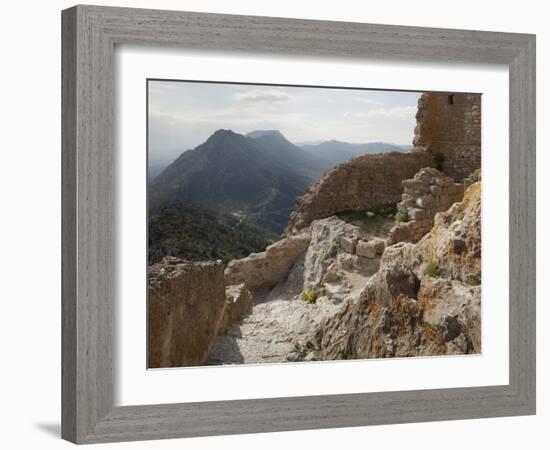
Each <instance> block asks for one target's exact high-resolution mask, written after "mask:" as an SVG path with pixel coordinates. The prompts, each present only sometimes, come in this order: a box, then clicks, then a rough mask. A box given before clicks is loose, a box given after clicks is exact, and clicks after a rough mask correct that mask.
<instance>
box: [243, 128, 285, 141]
mask: <svg viewBox="0 0 550 450" xmlns="http://www.w3.org/2000/svg"><path fill="white" fill-rule="evenodd" d="M264 136H278V137H282V138H284V136H283V133H281V132H280V131H279V130H255V131H251V132H250V133H248V134H247V135H246V137H249V138H252V139H258V138H262V137H264Z"/></svg>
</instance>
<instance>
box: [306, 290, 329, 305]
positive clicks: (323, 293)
mask: <svg viewBox="0 0 550 450" xmlns="http://www.w3.org/2000/svg"><path fill="white" fill-rule="evenodd" d="M319 297H328V298H329V299H331V298H332V292H330V291H329V290H328V289H327V288H325V287H321V288H317V289H313V290H308V291H304V292H303V293H302V300H303V301H304V302H306V303H311V304H314V303H315V302H317V299H318V298H319Z"/></svg>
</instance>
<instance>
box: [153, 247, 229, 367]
mask: <svg viewBox="0 0 550 450" xmlns="http://www.w3.org/2000/svg"><path fill="white" fill-rule="evenodd" d="M148 283H149V284H148V299H147V302H148V335H149V337H148V339H149V352H148V353H149V355H148V363H149V364H148V366H149V367H150V368H155V367H181V366H194V365H200V364H203V363H204V362H205V361H206V358H207V356H208V353H209V351H210V347H211V345H212V342H213V340H214V337H215V336H216V334H217V330H218V326H219V324H220V323H221V321H222V318H223V316H224V311H225V310H226V296H225V283H224V277H223V265H222V263H221V262H205V263H196V262H189V261H183V260H181V259H178V258H173V257H166V258H164V259H163V260H162V262H160V263H158V264H154V265H152V266H151V267H150V268H149V273H148Z"/></svg>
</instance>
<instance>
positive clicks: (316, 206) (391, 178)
mask: <svg viewBox="0 0 550 450" xmlns="http://www.w3.org/2000/svg"><path fill="white" fill-rule="evenodd" d="M434 165H435V160H434V157H433V155H432V154H431V153H429V152H425V151H411V152H410V153H397V152H391V153H381V154H376V155H363V156H358V157H356V158H353V159H352V160H350V161H348V162H345V163H343V164H340V165H339V166H337V167H335V168H334V169H332V170H330V171H328V172H326V173H325V174H324V175H323V176H322V177H321V178H320V179H319V180H318V181H317V182H315V183H314V184H312V185H311V186H310V187H309V188H308V189H307V191H306V192H305V194H304V195H303V196H302V197H299V198H298V199H297V200H296V207H295V209H294V212H293V213H292V215H291V216H290V220H289V223H288V226H287V228H286V231H285V233H286V234H287V235H293V234H296V233H298V232H300V230H303V229H304V228H306V227H308V226H309V225H310V224H311V223H312V222H313V221H314V220H317V219H322V218H325V217H329V216H332V215H334V214H336V213H337V212H340V211H348V210H350V211H363V210H371V211H378V210H381V209H384V208H387V207H390V208H393V207H394V205H395V204H396V203H397V202H398V201H399V200H400V198H401V190H402V187H401V181H402V180H404V179H407V178H411V177H412V176H413V175H414V174H415V173H416V172H417V171H418V170H419V169H421V168H422V167H430V166H432V167H433V166H434Z"/></svg>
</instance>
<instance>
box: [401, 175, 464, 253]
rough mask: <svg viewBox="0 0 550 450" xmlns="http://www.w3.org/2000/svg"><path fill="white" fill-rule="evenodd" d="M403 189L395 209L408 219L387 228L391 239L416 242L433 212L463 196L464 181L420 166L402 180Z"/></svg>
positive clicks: (433, 215)
mask: <svg viewBox="0 0 550 450" xmlns="http://www.w3.org/2000/svg"><path fill="white" fill-rule="evenodd" d="M403 187H404V192H403V195H402V198H405V199H406V200H407V201H406V202H404V201H401V202H400V203H399V204H398V205H397V209H398V210H399V211H401V212H402V213H404V214H406V215H407V217H408V219H409V221H408V222H405V223H399V224H397V225H395V227H394V228H393V229H392V230H391V231H390V243H392V244H395V243H396V242H402V241H409V242H416V241H418V240H419V239H420V238H421V237H422V236H424V235H425V234H426V233H427V232H428V231H430V229H431V227H432V225H433V220H434V217H435V215H436V214H437V213H438V212H440V211H445V210H447V209H448V208H449V207H450V206H451V205H452V204H453V203H455V202H459V201H460V200H462V195H463V193H464V185H463V184H460V183H454V181H453V180H452V178H450V177H448V176H446V175H444V174H442V173H441V172H439V171H438V170H437V169H434V168H432V167H426V168H423V169H420V170H419V171H418V172H417V173H416V174H415V175H414V178H412V179H410V180H404V181H403Z"/></svg>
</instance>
